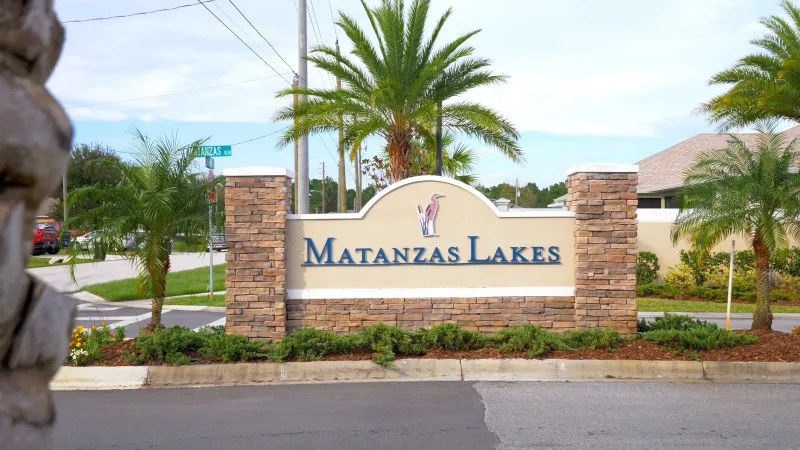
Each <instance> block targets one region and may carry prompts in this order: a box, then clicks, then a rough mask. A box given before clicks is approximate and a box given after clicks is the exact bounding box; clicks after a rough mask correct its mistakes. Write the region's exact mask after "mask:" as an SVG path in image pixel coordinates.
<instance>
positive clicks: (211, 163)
mask: <svg viewBox="0 0 800 450" xmlns="http://www.w3.org/2000/svg"><path fill="white" fill-rule="evenodd" d="M213 168H214V158H212V157H210V156H206V169H213Z"/></svg>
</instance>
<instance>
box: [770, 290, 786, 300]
mask: <svg viewBox="0 0 800 450" xmlns="http://www.w3.org/2000/svg"><path fill="white" fill-rule="evenodd" d="M769 300H770V301H772V302H786V301H789V294H788V293H786V292H785V291H782V290H780V289H774V290H773V291H772V292H770V293H769Z"/></svg>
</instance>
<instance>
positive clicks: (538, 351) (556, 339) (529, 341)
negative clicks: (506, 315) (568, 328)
mask: <svg viewBox="0 0 800 450" xmlns="http://www.w3.org/2000/svg"><path fill="white" fill-rule="evenodd" d="M489 339H490V342H491V345H492V346H494V347H497V348H499V349H500V351H502V352H506V353H507V352H525V353H526V354H527V355H528V357H529V358H535V357H537V356H541V355H543V354H545V353H547V352H549V351H550V350H570V347H569V346H568V345H567V344H565V343H564V342H563V340H562V339H561V336H559V335H558V334H557V333H553V332H550V331H545V330H542V329H541V327H538V326H534V325H530V324H525V325H522V326H520V327H512V328H506V329H503V330H500V331H498V332H497V334H496V335H495V336H493V337H491V338H489Z"/></svg>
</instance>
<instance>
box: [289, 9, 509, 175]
mask: <svg viewBox="0 0 800 450" xmlns="http://www.w3.org/2000/svg"><path fill="white" fill-rule="evenodd" d="M361 3H362V5H363V7H364V11H365V12H366V14H367V18H368V19H369V24H370V27H371V28H372V32H373V33H374V39H375V41H376V42H377V49H376V47H375V46H374V45H373V42H372V41H371V40H370V38H369V37H368V36H367V34H366V33H365V32H364V30H362V29H361V27H360V26H359V25H358V24H357V23H356V21H355V20H354V19H353V18H351V17H349V16H347V15H345V14H344V13H341V12H340V13H339V20H338V22H337V25H338V26H339V27H340V28H341V29H342V30H343V31H344V33H345V34H346V35H347V37H348V39H349V40H350V41H351V43H352V47H353V50H352V55H353V56H354V58H353V57H349V56H347V55H344V54H342V53H340V52H339V51H338V50H336V49H335V48H331V47H326V46H321V47H317V48H315V49H314V50H313V52H312V56H310V57H309V58H308V60H309V61H311V62H313V63H314V64H316V65H317V67H319V68H321V69H322V70H325V71H327V72H329V73H331V74H332V75H334V76H336V77H339V78H341V79H342V82H343V87H342V89H338V90H337V89H324V88H323V89H310V88H305V89H286V90H283V91H281V92H279V93H278V97H285V96H289V95H293V94H295V93H297V94H300V95H306V96H308V98H307V100H306V101H302V102H299V103H298V104H297V105H296V106H295V105H292V106H288V107H285V108H282V109H280V110H279V111H278V112H277V113H276V114H275V120H280V121H289V122H290V123H292V125H291V126H290V127H289V128H288V129H287V130H286V132H285V134H284V135H283V136H282V137H281V139H280V144H282V145H286V144H288V143H290V142H293V141H295V140H296V139H298V138H299V137H300V136H302V135H304V134H314V133H323V132H333V131H336V130H337V129H338V125H339V120H340V118H342V117H344V121H345V129H346V131H347V136H348V138H347V144H348V145H349V146H350V147H351V148H358V147H360V145H361V142H362V141H364V140H365V139H367V138H368V137H370V136H380V137H383V138H384V139H385V140H386V147H387V149H388V153H389V171H390V174H391V178H392V181H398V180H401V179H404V178H407V177H408V176H409V161H410V158H411V152H412V150H413V146H412V141H413V140H414V139H415V138H417V137H420V136H426V137H427V138H430V139H433V137H432V136H430V134H431V133H430V128H428V127H427V126H426V124H431V123H434V121H435V117H436V115H437V105H438V104H439V102H443V101H447V100H450V99H452V98H454V97H457V96H458V95H461V94H463V93H465V92H467V91H469V90H471V89H473V88H476V87H480V86H487V85H493V84H496V83H501V82H504V81H505V80H506V77H505V76H503V75H497V74H494V73H492V72H491V71H490V70H488V67H489V65H490V62H489V60H488V59H485V58H477V57H473V56H472V54H473V52H474V49H473V48H472V47H470V46H466V45H465V43H466V42H467V41H468V40H469V39H470V38H471V37H472V36H474V35H475V34H477V33H478V31H479V30H476V31H472V32H469V33H467V34H464V35H462V36H460V37H458V38H457V39H455V40H454V41H451V42H448V43H445V44H444V45H442V46H440V47H439V48H438V49H437V48H435V47H436V44H437V38H438V36H439V33H440V32H441V30H442V28H443V27H444V24H445V23H446V22H447V20H448V18H449V17H450V14H451V10H448V11H447V12H446V13H445V14H444V15H442V16H441V17H440V18H439V20H438V21H436V24H435V26H434V28H433V30H432V32H431V34H430V36H429V37H427V38H426V36H425V22H426V20H427V17H428V10H429V7H430V0H414V1H413V3H412V5H411V8H410V9H409V10H408V14H407V17H406V15H405V5H404V2H403V1H402V0H383V1H382V2H381V4H380V5H379V6H378V7H376V8H369V7H368V6H367V5H366V3H364V1H363V0H362V2H361ZM442 122H443V127H444V128H445V129H446V130H448V131H451V132H454V133H463V134H466V135H468V136H470V137H473V138H477V139H480V140H482V141H483V142H484V143H486V144H487V145H490V146H492V147H495V148H497V149H498V150H499V151H500V152H502V153H503V154H504V155H506V156H508V157H509V158H510V159H511V160H512V161H516V162H520V161H522V160H523V156H522V150H521V149H520V147H519V145H518V143H517V140H518V138H519V135H518V133H517V131H516V129H515V128H514V126H513V125H512V124H511V123H510V122H509V121H508V120H507V119H505V118H504V117H503V116H502V115H500V114H499V113H498V112H496V111H494V110H492V109H490V108H487V107H485V106H483V105H481V104H479V103H474V102H467V101H453V102H449V103H446V104H444V106H443V108H442Z"/></svg>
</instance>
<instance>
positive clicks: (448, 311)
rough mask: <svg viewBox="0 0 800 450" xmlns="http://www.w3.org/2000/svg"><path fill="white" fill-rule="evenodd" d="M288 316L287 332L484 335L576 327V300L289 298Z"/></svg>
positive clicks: (529, 298) (527, 298)
mask: <svg viewBox="0 0 800 450" xmlns="http://www.w3.org/2000/svg"><path fill="white" fill-rule="evenodd" d="M599 306H600V305H598V307H599ZM286 313H287V316H286V317H287V321H286V328H287V329H288V330H289V331H291V330H295V329H300V328H308V327H314V328H317V329H322V330H328V331H333V332H335V333H350V332H354V331H359V330H360V329H361V328H362V327H366V326H370V325H375V324H377V323H385V324H387V325H395V326H398V327H400V328H404V329H408V330H413V329H416V328H420V327H425V328H428V327H431V326H434V325H439V324H442V323H454V324H457V325H459V326H461V327H464V328H465V329H467V330H470V331H476V332H481V333H493V332H496V331H498V330H501V329H503V328H506V327H509V326H515V325H522V324H526V323H529V324H532V325H539V326H541V327H542V328H546V329H548V330H552V331H564V330H571V329H574V328H575V298H574V297H477V298H475V297H473V298H384V299H374V298H356V299H352V298H346V299H314V300H305V299H303V300H301V299H289V300H287V301H286Z"/></svg>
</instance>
